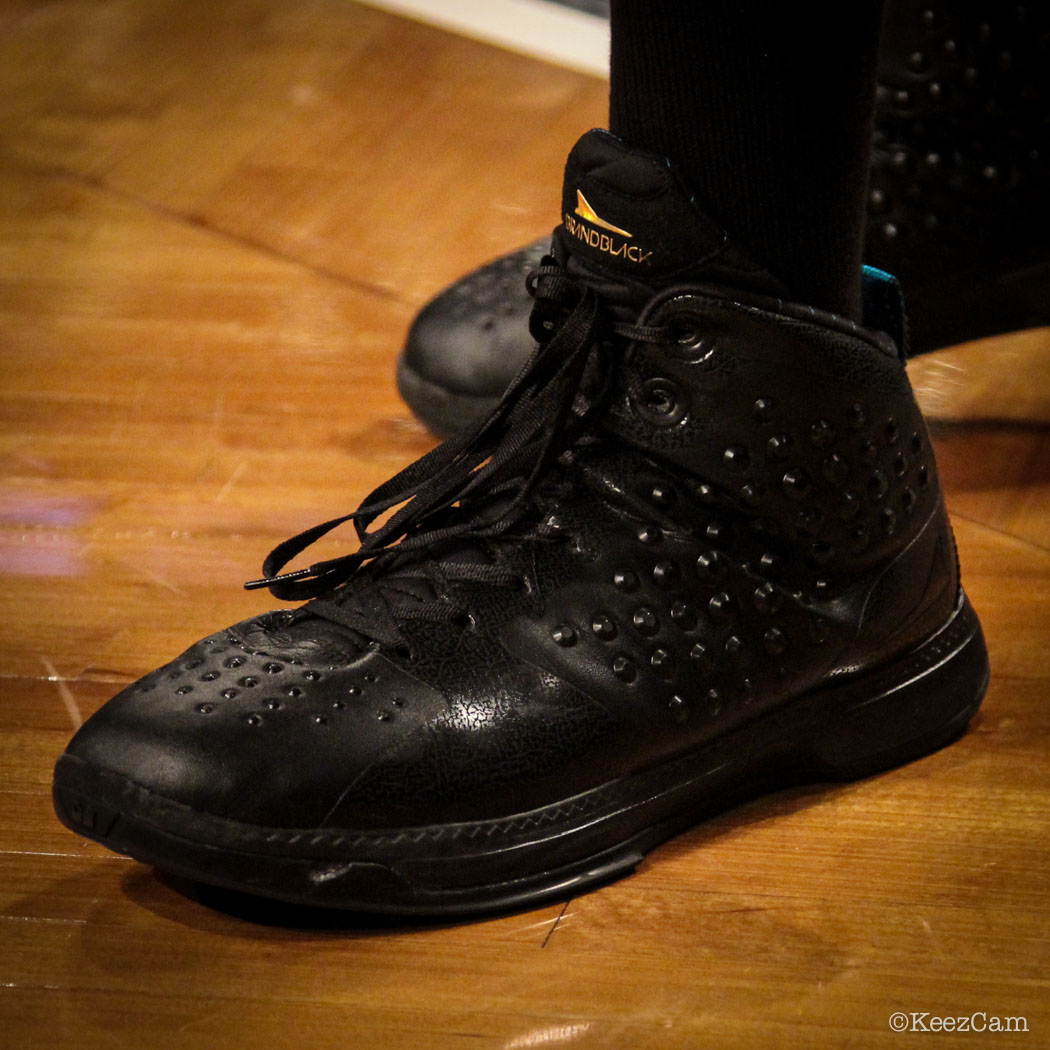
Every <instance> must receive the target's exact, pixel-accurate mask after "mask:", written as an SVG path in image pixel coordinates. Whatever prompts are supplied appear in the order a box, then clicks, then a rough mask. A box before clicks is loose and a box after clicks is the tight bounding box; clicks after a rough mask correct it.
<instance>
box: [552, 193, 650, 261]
mask: <svg viewBox="0 0 1050 1050" xmlns="http://www.w3.org/2000/svg"><path fill="white" fill-rule="evenodd" d="M575 214H576V215H578V216H579V217H580V218H581V219H583V220H585V221H586V222H588V223H590V224H591V225H592V226H598V227H599V228H601V229H603V230H608V231H609V233H599V232H598V230H592V229H590V228H589V227H587V226H585V225H584V224H583V223H582V222H577V221H576V219H575V218H574V217H573V216H572V215H566V216H565V229H566V230H568V231H569V233H570V235H571V236H573V237H575V238H576V239H577V240H581V241H583V242H584V243H585V244H587V245H589V246H590V247H591V248H597V249H598V251H600V252H605V254H606V255H613V256H616V257H618V258H624V259H629V260H630V261H631V262H633V263H646V262H648V261H649V259H650V258H651V257H652V254H653V253H652V252H651V251H646V250H645V249H644V248H639V247H638V245H636V244H628V243H627V241H629V240H631V239H632V238H633V237H634V234H632V233H628V232H627V231H626V230H623V229H621V228H620V227H619V226H614V225H613V224H612V223H611V222H607V221H606V220H605V219H603V218H602V217H601V216H600V215H599V214H598V213H597V212H596V211H595V210H594V209H593V208H592V207H591V205H590V202H589V201H588V200H587V198H586V197H585V196H584V195H583V194H582V193H581V192H580V191H579V190H577V191H576V213H575ZM614 233H615V234H619V236H620V237H622V238H624V239H623V240H622V241H621V240H619V239H618V238H616V237H612V236H610V234H614Z"/></svg>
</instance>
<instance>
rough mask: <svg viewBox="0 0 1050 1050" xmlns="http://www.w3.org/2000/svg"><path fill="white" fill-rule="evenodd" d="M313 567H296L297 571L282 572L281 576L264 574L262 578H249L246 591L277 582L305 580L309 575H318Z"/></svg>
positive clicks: (257, 589)
mask: <svg viewBox="0 0 1050 1050" xmlns="http://www.w3.org/2000/svg"><path fill="white" fill-rule="evenodd" d="M316 575H317V573H316V572H315V571H314V570H313V569H296V570H295V572H282V573H281V574H280V575H279V576H264V577H263V578H262V579H261V580H248V581H246V582H245V584H244V589H245V590H246V591H259V590H262V588H264V587H272V586H273V585H274V584H275V583H287V582H289V581H291V580H303V579H306V578H307V577H309V576H316Z"/></svg>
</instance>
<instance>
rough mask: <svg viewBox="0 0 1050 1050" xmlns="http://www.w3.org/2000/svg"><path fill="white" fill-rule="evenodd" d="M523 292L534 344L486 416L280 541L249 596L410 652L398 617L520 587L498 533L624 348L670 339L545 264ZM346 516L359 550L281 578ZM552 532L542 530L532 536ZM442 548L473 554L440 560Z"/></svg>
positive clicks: (430, 613) (580, 427) (544, 472)
mask: <svg viewBox="0 0 1050 1050" xmlns="http://www.w3.org/2000/svg"><path fill="white" fill-rule="evenodd" d="M528 288H529V292H530V294H531V295H532V296H533V298H534V300H535V306H534V309H533V314H532V318H531V321H530V327H531V330H532V334H533V335H534V337H536V339H537V341H538V347H537V350H536V352H535V354H534V355H533V357H532V359H531V361H530V362H529V363H528V364H527V365H526V366H525V367H524V368H523V369H522V371H521V372H520V373H519V375H518V376H517V378H516V379H515V380H514V382H513V383H512V384H511V386H510V388H509V389H508V390H507V392H506V393H505V394H504V396H503V398H502V399H501V400H500V402H499V404H498V405H497V407H496V408H495V409H494V410H493V412H492V414H491V415H490V416H489V417H488V418H487V419H486V420H485V421H484V422H482V423H480V424H479V425H478V426H477V427H475V428H474V429H473V430H472V431H469V432H467V433H466V434H464V435H463V436H458V437H453V438H451V439H450V440H448V441H446V442H445V443H444V444H442V445H439V446H438V447H437V448H435V449H434V450H433V451H431V452H429V453H428V454H427V455H425V456H423V457H422V458H420V459H418V460H417V461H416V462H415V463H413V464H411V465H410V466H408V467H406V468H405V469H404V470H402V471H401V472H400V473H398V474H396V475H395V476H394V477H393V478H391V479H390V480H389V481H387V482H385V483H384V484H382V485H380V486H379V487H378V488H377V489H375V490H374V491H373V492H372V493H371V494H370V495H369V496H368V497H366V498H365V500H364V502H363V503H362V504H361V506H360V507H359V508H358V509H357V510H356V511H354V512H353V513H351V514H346V515H343V516H342V517H338V518H333V519H332V520H330V521H326V522H323V523H321V524H320V525H315V526H314V527H313V528H310V529H307V530H306V531H305V532H301V533H299V535H297V536H293V537H291V538H290V539H287V540H285V541H284V542H282V543H280V544H278V545H277V546H276V547H275V548H274V549H273V550H272V551H271V552H270V554H269V555H268V556H267V558H266V560H265V561H264V563H263V573H264V574H265V575H264V577H263V578H262V579H259V580H252V581H250V582H248V583H246V584H245V587H246V588H248V589H255V588H260V587H268V588H269V589H270V591H271V592H272V593H273V595H274V596H275V597H277V598H280V599H282V600H284V601H303V600H307V599H313V600H312V601H309V604H307V605H306V606H304V607H303V609H302V610H300V615H314V616H320V617H322V618H324V619H326V620H329V621H333V622H336V623H340V624H342V625H343V626H345V627H348V628H350V629H351V631H353V632H354V633H355V635H357V636H359V637H360V638H361V639H363V640H364V639H371V640H373V641H376V642H379V643H381V644H389V645H394V646H404V645H405V640H404V636H403V635H402V633H401V630H400V623H401V622H403V621H404V620H405V619H408V618H411V619H427V620H433V621H452V622H455V621H457V620H460V619H463V618H464V617H466V616H467V615H468V614H467V613H466V610H465V609H464V608H463V607H462V605H461V604H460V603H458V602H456V601H455V600H454V599H453V598H452V597H451V592H454V590H455V584H456V583H460V582H470V583H475V584H477V583H480V584H489V585H493V586H508V585H516V584H519V585H520V584H522V583H523V582H524V584H525V585H526V586H527V585H528V583H529V580H528V577H527V575H525V574H523V572H522V569H521V566H520V562H519V564H517V565H512V564H510V563H509V561H508V560H507V559H505V558H504V557H503V556H502V554H503V548H505V547H506V546H507V544H506V543H505V542H504V543H502V544H501V543H500V542H499V541H500V539H501V538H502V539H503V540H506V539H507V538H508V534H509V533H510V532H511V530H512V529H513V528H514V526H515V525H517V524H519V523H520V522H521V521H522V520H523V518H525V516H526V515H527V513H528V512H529V511H530V510H532V509H534V508H535V506H536V503H537V499H538V494H539V489H540V486H541V485H543V484H549V482H550V478H551V475H552V468H553V467H554V466H555V464H556V462H557V461H558V459H559V457H561V456H563V454H565V453H566V452H568V451H569V450H571V449H572V448H573V446H574V445H575V444H576V442H577V441H578V440H579V439H580V438H581V437H583V436H584V435H585V434H587V433H588V432H589V431H591V430H592V429H593V427H592V424H593V422H594V420H595V418H596V417H597V416H598V415H599V414H600V413H601V412H602V411H603V410H604V408H605V406H606V404H607V402H608V398H609V394H610V392H611V390H612V386H613V379H614V376H615V375H616V371H617V356H618V355H619V354H621V353H623V349H624V347H626V346H628V345H629V344H630V343H631V342H638V341H644V342H658V341H661V340H663V339H664V338H665V337H666V332H665V331H664V329H662V328H655V327H646V326H641V325H630V324H625V323H622V322H618V321H614V320H612V319H611V317H610V316H609V313H608V311H607V309H606V307H605V306H604V304H603V302H602V300H601V299H600V298H599V297H598V295H597V294H596V293H595V292H594V290H593V289H592V288H590V287H589V286H588V285H586V284H584V283H581V282H578V281H576V280H574V279H573V278H571V277H569V276H568V275H567V274H566V273H565V271H564V270H563V269H562V267H561V266H560V265H559V264H558V263H557V262H556V261H555V260H554V259H553V258H552V257H550V256H548V257H546V258H545V259H544V260H543V262H542V264H541V265H540V267H539V268H538V269H536V270H534V271H533V272H532V273H531V274H530V275H529V279H528ZM394 508H398V509H397V510H396V511H394V513H393V514H392V515H391V516H390V517H389V518H388V519H387V520H386V521H385V522H383V523H382V524H381V525H379V526H378V527H376V528H370V526H372V525H373V523H374V522H375V521H376V520H377V519H378V518H380V517H381V516H382V515H384V514H386V513H387V512H388V511H390V510H393V509H394ZM350 521H352V522H353V523H354V527H355V529H356V531H357V535H358V539H359V540H360V546H359V549H358V550H357V551H356V552H354V553H353V554H348V555H344V556H341V557H338V558H334V559H331V560H328V561H322V562H317V563H315V564H313V565H311V566H310V567H309V568H305V569H299V570H295V571H292V572H285V573H282V572H281V571H280V570H281V569H282V568H283V567H284V566H285V565H287V564H288V562H290V561H291V560H292V559H293V558H295V557H296V556H297V555H299V554H301V553H302V552H303V551H304V550H306V549H307V548H308V547H309V546H311V545H312V544H313V543H315V542H316V541H317V540H319V539H321V538H322V537H323V536H325V535H326V534H328V533H329V532H331V531H332V530H333V529H335V528H337V527H338V526H340V525H342V524H345V523H346V522H350ZM555 532H556V529H554V528H551V527H549V526H544V524H543V523H542V522H540V523H538V524H536V525H534V526H533V527H532V528H531V529H530V536H531V537H533V538H535V539H544V538H547V537H549V536H551V535H553V534H554V533H555ZM450 549H455V550H467V549H469V550H471V551H472V553H473V556H468V557H465V558H459V557H451V558H449V557H446V558H441V557H439V553H440V552H442V551H443V552H448V551H449V550H450Z"/></svg>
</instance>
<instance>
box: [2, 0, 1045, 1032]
mask: <svg viewBox="0 0 1050 1050" xmlns="http://www.w3.org/2000/svg"><path fill="white" fill-rule="evenodd" d="M0 99H2V100H3V102H2V104H0V355H2V356H0V364H2V373H0V376H2V378H0V479H2V488H0V572H2V575H0V689H2V690H3V693H2V703H0V1025H2V1027H0V1033H2V1034H0V1044H2V1045H3V1046H5V1047H8V1046H9V1047H11V1048H18V1050H31V1048H41V1050H65V1048H76V1050H93V1048H107V1050H112V1048H123V1047H128V1048H140V1047H141V1048H151V1050H154V1048H155V1050H167V1048H198V1047H200V1048H215V1050H239V1048H247V1047H252V1048H257V1047H259V1048H262V1047H265V1048H304V1050H329V1048H331V1050H335V1048H339V1050H346V1048H352V1047H370V1048H371V1047H383V1048H385V1047H398V1048H401V1047H425V1048H428V1050H445V1048H453V1047H455V1048H459V1047H498V1048H503V1050H526V1048H532V1047H548V1046H551V1047H560V1046H563V1045H564V1046H569V1045H571V1046H573V1047H580V1048H590V1047H603V1048H605V1047H612V1048H624V1050H644V1048H660V1050H664V1048H679V1047H682V1048H694V1047H715V1046H718V1047H747V1048H752V1047H753V1048H756V1050H757V1048H762V1050H769V1048H779V1047H789V1048H811V1047H812V1048H824V1047H828V1048H846V1047H851V1048H867V1047H894V1048H896V1047H901V1046H910V1045H915V1046H921V1047H924V1048H933V1047H970V1046H974V1047H976V1046H996V1047H999V1046H1002V1047H1006V1046H1026V1047H1036V1046H1039V1047H1050V980H1048V977H1050V947H1048V939H1050V938H1048V934H1050V762H1048V751H1050V748H1048V740H1050V736H1048V729H1050V704H1048V695H1050V670H1048V664H1047V650H1048V646H1050V331H1048V330H1043V331H1036V332H1030V333H1025V334H1020V335H1016V336H1013V337H1010V338H1004V339H1001V340H995V341H989V342H986V343H984V344H980V345H974V346H971V347H967V348H963V349H955V350H951V351H947V352H944V353H941V354H939V355H937V356H936V357H935V358H933V359H930V360H928V361H925V362H923V363H921V364H919V365H916V366H915V367H914V368H913V371H914V375H915V379H916V382H917V385H918V386H919V387H920V389H921V391H922V396H923V399H924V401H925V403H926V405H927V406H928V408H929V410H930V413H931V415H932V417H933V419H934V420H935V423H936V427H935V434H936V440H937V446H938V453H939V456H940V462H941V466H942V472H943V475H944V477H945V479H946V485H947V490H948V495H949V502H950V507H951V510H952V511H953V514H954V519H955V523H956V527H957V532H958V539H959V545H960V548H961V554H962V560H963V566H964V571H965V579H966V584H967V587H968V590H969V592H970V595H971V597H972V599H973V602H974V604H975V605H976V607H977V608H978V610H979V611H980V613H981V614H982V616H983V619H984V624H985V629H986V632H987V636H988V641H989V644H990V648H991V653H992V660H993V670H994V677H993V681H992V686H991V689H990V692H989V693H988V698H987V701H986V703H985V705H984V708H983V709H982V713H981V715H980V716H979V718H978V721H977V722H976V724H975V726H974V728H973V729H972V731H971V732H970V733H969V734H968V735H967V736H966V737H965V738H964V739H963V740H962V741H961V742H960V743H958V744H957V745H956V746H954V747H952V748H950V749H948V750H946V751H943V752H941V753H938V754H937V755H934V756H932V757H930V758H928V759H926V760H924V761H921V762H918V763H915V764H913V765H911V766H908V767H906V768H904V769H900V770H896V771H894V772H891V773H887V774H885V775H882V776H879V777H875V778H873V779H870V780H867V781H864V782H860V783H856V784H852V785H848V786H838V787H833V788H819V787H817V788H812V789H805V790H799V791H794V792H791V793H788V794H783V795H779V796H776V797H772V798H768V799H764V800H760V801H757V802H755V803H752V804H749V805H747V806H745V807H743V808H741V809H738V810H736V811H734V812H731V813H728V814H726V815H724V816H722V817H720V818H718V819H715V820H713V821H711V822H709V823H708V824H706V825H704V826H702V827H699V828H697V829H696V830H694V831H692V832H691V833H688V834H686V835H684V836H682V837H680V838H679V839H677V840H676V841H675V842H674V843H672V844H670V845H668V846H666V847H664V848H662V849H660V850H658V851H656V853H655V854H654V855H653V856H651V857H650V858H649V859H648V860H647V862H646V863H645V865H644V867H643V869H642V870H641V871H640V872H639V873H638V874H637V875H635V876H634V877H632V878H630V879H628V880H626V881H624V882H621V883H618V884H616V885H613V886H610V887H608V888H606V889H603V890H601V891H599V892H596V893H592V894H590V895H588V896H584V897H581V898H579V899H575V900H571V901H570V902H568V903H567V904H566V905H564V906H562V905H560V904H559V905H557V906H552V907H546V908H541V909H539V910H537V911H535V912H531V913H526V914H518V915H513V916H509V917H505V918H500V919H496V920H492V921H486V922H478V923H474V924H470V925H461V926H450V927H447V928H397V927H387V926H384V925H382V924H380V925H375V924H369V923H367V922H359V921H358V922H355V921H353V920H349V921H347V920H345V919H344V920H342V921H341V922H338V921H337V922H335V923H334V924H331V925H329V924H326V923H325V922H323V921H319V920H314V921H307V919H306V918H305V917H304V916H302V915H298V916H296V915H294V914H293V915H289V914H286V913H285V912H283V911H281V910H280V909H267V908H264V909H261V910H260V911H259V912H257V913H254V914H253V913H248V912H246V911H245V910H244V909H243V908H239V907H237V906H235V904H234V903H232V902H230V901H224V900H221V899H216V898H214V897H213V898H207V896H206V895H205V897H206V899H205V900H203V901H202V900H201V899H200V898H201V894H200V891H197V890H194V889H193V888H192V887H189V886H184V885H181V884H177V883H174V882H172V881H169V880H165V879H164V878H161V877H158V876H157V875H156V874H155V873H154V872H152V871H150V870H148V869H146V868H144V867H142V866H140V865H138V864H136V863H134V862H132V861H129V860H125V859H121V858H118V857H116V856H113V855H110V854H109V853H107V852H106V851H105V850H103V849H102V848H96V847H95V846H93V845H91V844H89V843H86V842H84V841H81V840H80V839H78V838H77V837H75V836H74V835H72V834H70V833H69V832H67V831H66V830H65V829H64V828H62V827H61V826H60V825H59V824H58V823H57V821H56V820H55V819H54V818H53V816H52V813H51V807H50V801H49V794H48V791H49V782H50V775H51V766H52V764H53V761H54V759H55V757H56V756H57V755H58V754H59V752H60V751H61V749H62V747H63V745H64V743H65V741H66V739H67V738H68V736H69V734H70V732H71V731H72V730H73V728H74V727H75V726H76V725H77V724H78V723H79V722H80V721H81V719H83V718H84V717H86V716H87V715H88V714H90V713H91V712H92V711H93V710H95V708H97V707H98V706H99V705H100V704H101V703H102V702H103V701H104V700H106V699H107V698H108V697H109V696H110V695H112V694H113V693H114V692H115V691H116V690H117V689H118V687H119V686H121V685H122V684H123V683H126V682H128V681H130V680H132V679H133V678H135V677H137V676H138V675H140V674H142V673H144V672H146V671H148V670H150V669H151V668H152V667H154V666H155V665H156V664H159V663H161V662H164V661H166V660H167V659H169V658H171V657H172V656H173V655H175V654H176V653H178V652H179V651H181V650H182V648H183V647H184V646H186V645H187V644H188V643H190V642H192V641H194V640H195V639H196V638H198V637H199V636H201V635H203V634H205V633H207V632H209V631H210V630H212V629H213V628H215V627H218V626H222V625H225V624H227V623H230V622H233V621H235V620H237V619H238V618H240V617H243V616H245V615H248V614H250V613H252V612H256V611H260V610H261V609H262V608H264V607H265V606H266V599H265V598H260V597H259V595H258V594H257V593H255V594H247V593H245V592H244V591H242V590H241V588H240V582H241V581H242V580H244V579H246V578H249V577H252V576H254V575H256V574H257V570H258V568H259V564H260V561H261V559H262V556H263V555H264V554H265V553H266V552H267V551H268V550H269V549H270V547H271V546H272V545H273V544H274V543H275V542H276V541H277V540H279V539H281V538H283V537H284V536H286V535H288V534H290V533H292V532H294V531H298V530H299V529H301V528H303V527H305V526H307V525H310V524H313V523H314V522H316V521H319V520H322V519H324V518H327V517H331V516H334V515H335V514H338V513H342V512H344V511H346V510H348V509H350V508H351V507H352V506H354V505H356V503H357V501H358V500H359V499H360V498H361V497H362V496H363V495H364V494H365V493H366V492H368V491H369V490H370V489H371V488H372V487H373V486H374V485H375V484H377V483H378V482H379V481H381V480H382V479H383V478H384V477H385V476H386V475H388V474H389V473H391V472H392V471H393V470H394V469H395V468H396V467H399V466H401V465H403V464H404V463H405V462H406V461H408V460H409V459H410V458H413V457H415V456H417V455H419V454H420V453H422V452H424V451H425V450H426V449H428V448H429V447H431V445H432V439H431V438H430V437H429V436H428V435H427V434H426V433H425V432H424V431H423V430H422V429H421V428H420V426H419V425H417V424H416V423H415V422H413V421H412V419H411V417H410V416H409V414H408V412H407V411H406V409H405V407H404V405H403V404H402V403H401V402H400V400H399V399H398V397H397V394H396V391H395V388H394V384H393V378H392V365H393V361H394V357H395V355H396V352H397V350H398V348H399V345H400V340H401V338H402V336H403V333H404V330H405V327H406V324H407V323H408V321H409V319H410V318H411V316H412V314H413V311H414V309H415V308H416V307H417V306H418V305H419V304H420V303H421V302H422V301H423V300H424V299H425V298H426V297H427V296H428V295H429V294H430V293H431V292H432V291H434V290H435V289H437V288H438V287H439V286H441V285H442V284H443V283H444V282H446V281H447V280H449V279H451V278H452V277H454V276H456V275H457V274H458V273H459V272H462V271H463V270H464V269H466V268H467V267H469V266H471V265H473V264H475V263H476V262H480V261H481V260H482V259H484V258H486V257H488V256H490V255H492V254H494V253H495V252H497V251H499V250H502V249H505V248H507V247H510V246H513V245H514V244H517V243H519V242H523V241H525V240H529V239H531V238H532V237H534V236H536V235H538V234H539V233H540V232H543V231H544V230H546V229H549V228H550V227H552V226H553V224H554V222H555V220H556V214H557V208H558V196H559V190H560V168H561V165H562V162H563V157H564V155H565V153H566V152H567V150H568V148H569V147H570V145H571V144H572V142H573V141H574V139H575V137H576V136H577V134H578V133H580V132H581V131H583V130H585V129H586V128H587V127H589V126H591V125H595V124H601V123H602V122H603V121H604V116H605V105H606V87H605V85H604V84H603V83H602V82H600V81H598V80H592V79H589V78H587V77H585V76H582V75H579V74H574V73H569V72H565V71H561V70H557V69H554V68H552V67H548V66H544V65H542V64H540V63H538V62H534V61H532V60H529V59H526V58H522V57H516V56H512V55H510V54H507V53H504V52H500V51H497V50H495V49H491V48H488V47H485V46H483V45H480V44H476V43H470V42H467V41H465V40H462V39H459V38H456V37H453V36H450V35H448V34H445V33H443V32H440V31H437V30H434V29H428V28H423V27H420V26H418V25H414V24H411V23H409V22H406V21H403V20H400V19H397V18H395V17H392V16H389V15H385V14H380V13H377V12H376V11H373V10H370V9H367V8H363V7H358V6H356V5H355V4H353V3H350V2H348V0H298V2H297V3H282V2H281V0H224V2H223V3H214V2H212V0H208V2H205V0H151V2H147V0H55V2H31V0H8V2H6V3H4V4H3V5H2V6H0ZM264 920H268V921H264ZM901 1010H903V1011H907V1012H911V1011H916V1012H925V1011H928V1012H929V1013H930V1014H931V1015H934V1016H938V1015H944V1016H953V1017H954V1016H961V1015H967V1016H969V1015H971V1014H973V1013H974V1012H977V1011H980V1012H983V1013H984V1014H986V1015H987V1017H988V1018H993V1017H997V1016H1022V1017H1025V1018H1027V1024H1028V1027H1029V1029H1030V1031H1029V1034H1027V1035H1022V1034H1013V1035H996V1036H992V1035H988V1034H985V1035H978V1034H974V1035H968V1036H963V1035H958V1034H956V1035H944V1034H940V1035H938V1034H932V1033H930V1034H926V1033H916V1034H905V1035H898V1034H895V1033H894V1032H892V1031H891V1030H890V1026H889V1018H890V1015H891V1014H892V1013H894V1012H895V1011H901Z"/></svg>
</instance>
